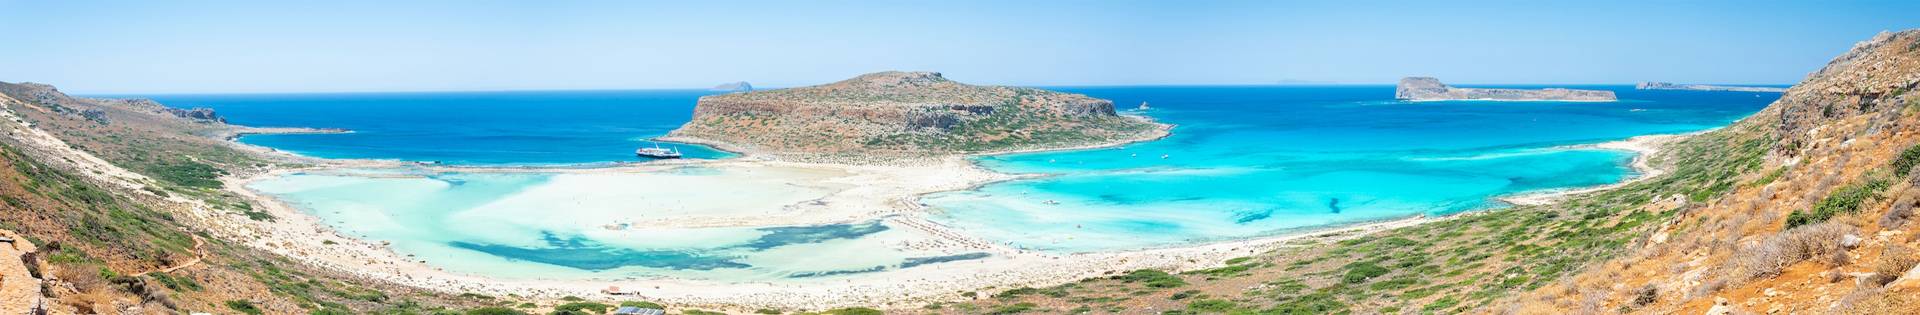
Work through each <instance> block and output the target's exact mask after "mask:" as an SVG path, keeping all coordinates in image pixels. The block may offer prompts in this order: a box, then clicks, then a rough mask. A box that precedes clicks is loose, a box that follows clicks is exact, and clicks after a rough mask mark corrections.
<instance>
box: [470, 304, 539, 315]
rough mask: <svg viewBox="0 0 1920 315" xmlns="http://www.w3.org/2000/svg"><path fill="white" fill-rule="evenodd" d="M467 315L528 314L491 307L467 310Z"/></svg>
mask: <svg viewBox="0 0 1920 315" xmlns="http://www.w3.org/2000/svg"><path fill="white" fill-rule="evenodd" d="M467 315H527V312H521V311H520V310H516V309H511V308H505V307H498V306H489V307H482V308H476V309H471V310H467Z"/></svg>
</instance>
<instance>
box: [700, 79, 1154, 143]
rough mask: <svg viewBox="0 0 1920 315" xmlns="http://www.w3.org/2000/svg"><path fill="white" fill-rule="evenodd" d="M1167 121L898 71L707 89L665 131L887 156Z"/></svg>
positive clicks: (1141, 131) (1103, 105) (1135, 134)
mask: <svg viewBox="0 0 1920 315" xmlns="http://www.w3.org/2000/svg"><path fill="white" fill-rule="evenodd" d="M1166 129H1167V127H1166V126H1165V125H1162V124H1158V123H1154V122H1152V121H1149V120H1148V119H1146V118H1144V117H1138V116H1123V115H1119V114H1117V113H1116V112H1115V111H1114V105H1113V102H1112V101H1108V100H1104V99H1098V98H1093V97H1088V96H1086V95H1080V94H1071V93H1061V92H1054V91H1048V90H1042V89H1035V88H1024V87H1007V86H976V85H968V84H962V83H959V82H954V81H951V80H947V78H945V77H942V76H941V75H940V73H938V72H900V71H888V72H878V73H870V74H865V75H861V76H858V77H854V78H852V79H847V80H844V81H840V82H834V83H830V84H825V85H817V86H808V87H799V88H790V89H777V90H765V91H753V92H744V93H730V94H722V95H712V96H705V97H701V98H700V100H699V102H698V103H697V104H696V105H695V107H694V110H693V118H692V119H691V120H690V121H688V122H687V123H686V124H685V125H682V126H681V127H680V128H679V129H677V130H674V131H673V132H672V133H670V134H669V135H668V136H667V137H664V138H662V140H667V141H677V142H689V143H699V144H707V145H713V146H716V147H720V148H723V149H727V150H730V151H740V152H749V153H753V154H764V155H772V156H780V157H783V158H788V159H799V160H819V159H832V160H839V159H843V158H845V157H859V158H862V159H868V158H881V159H885V158H891V157H904V158H913V157H937V156H949V155H957V154H979V153H996V152H1010V151H1025V150H1049V149H1065V148H1077V147H1088V146H1102V145H1112V144H1118V143H1126V142H1132V141H1141V140H1150V139H1157V138H1159V137H1161V136H1164V135H1165V134H1166Z"/></svg>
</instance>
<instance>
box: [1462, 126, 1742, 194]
mask: <svg viewBox="0 0 1920 315" xmlns="http://www.w3.org/2000/svg"><path fill="white" fill-rule="evenodd" d="M1717 129H1720V128H1712V129H1706V130H1700V131H1694V132H1687V133H1678V134H1652V135H1639V136H1633V137H1630V138H1626V139H1621V140H1614V141H1608V142H1601V143H1594V144H1580V145H1569V146H1561V148H1568V149H1603V150H1616V151H1626V152H1633V153H1634V156H1633V161H1631V162H1628V164H1627V165H1628V167H1631V168H1633V170H1634V172H1637V173H1639V174H1638V175H1635V176H1633V177H1632V178H1628V179H1627V180H1623V181H1620V182H1616V183H1611V184H1605V185H1597V186H1587V187H1575V188H1567V189H1555V190H1546V191H1534V192H1524V193H1517V194H1510V195H1505V196H1497V197H1494V200H1498V201H1500V202H1504V203H1507V204H1511V205H1515V206H1539V205H1549V204H1554V203H1558V202H1560V201H1563V200H1566V199H1567V198H1569V197H1572V196H1574V195H1579V194H1584V193H1590V192H1596V191H1603V190H1609V189H1614V188H1620V187H1625V186H1626V185H1629V184H1633V183H1638V182H1640V181H1644V180H1648V179H1652V178H1656V177H1660V176H1661V175H1666V173H1667V170H1666V169H1663V168H1659V167H1656V166H1654V165H1653V158H1654V156H1656V155H1659V154H1660V151H1661V149H1662V148H1664V147H1665V146H1666V145H1668V144H1672V143H1673V142H1675V141H1680V140H1683V139H1686V138H1688V137H1692V136H1694V135H1699V134H1702V133H1706V132H1709V131H1713V130H1717Z"/></svg>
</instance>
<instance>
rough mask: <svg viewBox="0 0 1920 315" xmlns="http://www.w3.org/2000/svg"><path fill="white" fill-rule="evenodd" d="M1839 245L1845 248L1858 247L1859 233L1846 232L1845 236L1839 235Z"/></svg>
mask: <svg viewBox="0 0 1920 315" xmlns="http://www.w3.org/2000/svg"><path fill="white" fill-rule="evenodd" d="M1840 246H1842V247H1846V248H1854V247H1859V246H1860V236H1859V235H1853V234H1847V235H1846V236H1841V237H1840Z"/></svg>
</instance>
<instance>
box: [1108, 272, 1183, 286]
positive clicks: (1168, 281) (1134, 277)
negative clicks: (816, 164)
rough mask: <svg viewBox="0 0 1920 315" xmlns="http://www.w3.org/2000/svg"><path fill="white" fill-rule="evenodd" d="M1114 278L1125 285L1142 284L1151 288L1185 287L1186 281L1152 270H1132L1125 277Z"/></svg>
mask: <svg viewBox="0 0 1920 315" xmlns="http://www.w3.org/2000/svg"><path fill="white" fill-rule="evenodd" d="M1116 278H1118V279H1120V281H1121V282H1126V283H1134V282H1140V283H1144V284H1146V286H1147V287H1152V288H1174V287H1180V286H1184V285H1187V281H1186V280H1181V279H1180V277H1179V276H1175V275H1171V274H1167V272H1165V271H1159V270H1153V269H1140V270H1134V271H1133V272H1128V273H1127V274H1125V275H1120V276H1116Z"/></svg>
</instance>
